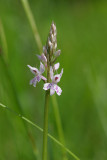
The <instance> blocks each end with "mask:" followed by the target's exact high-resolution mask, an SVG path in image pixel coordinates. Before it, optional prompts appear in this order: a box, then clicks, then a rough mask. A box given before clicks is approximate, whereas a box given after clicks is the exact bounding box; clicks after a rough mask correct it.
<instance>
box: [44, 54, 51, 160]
mask: <svg viewBox="0 0 107 160" xmlns="http://www.w3.org/2000/svg"><path fill="white" fill-rule="evenodd" d="M49 59H50V55H49V54H48V57H47V83H49V82H50V64H49ZM49 98H50V90H47V91H46V95H45V108H44V127H43V151H42V160H47V134H48V110H49Z"/></svg>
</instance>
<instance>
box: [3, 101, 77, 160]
mask: <svg viewBox="0 0 107 160" xmlns="http://www.w3.org/2000/svg"><path fill="white" fill-rule="evenodd" d="M0 106H1V107H3V108H5V109H7V110H8V111H10V112H12V113H14V114H15V115H16V116H18V117H20V118H21V119H23V120H24V121H26V122H28V123H29V124H31V125H32V126H34V127H36V128H37V129H38V130H39V131H41V132H43V129H42V128H41V127H39V126H38V125H37V124H35V123H34V122H32V121H30V120H29V119H28V118H26V117H24V116H23V115H21V114H18V113H16V112H15V111H13V110H12V109H10V108H9V107H7V106H5V105H4V104H2V103H0ZM48 137H50V138H51V139H52V140H53V141H54V142H55V143H57V144H58V145H59V146H60V147H62V148H63V149H64V150H65V151H66V152H68V153H69V154H70V155H71V156H72V157H74V158H75V159H76V160H80V159H79V158H78V157H77V156H76V155H75V154H74V153H72V152H71V151H70V150H69V149H68V148H67V147H65V146H64V145H63V144H62V143H61V142H59V141H58V140H57V139H56V138H54V137H53V136H52V135H51V134H49V133H48Z"/></svg>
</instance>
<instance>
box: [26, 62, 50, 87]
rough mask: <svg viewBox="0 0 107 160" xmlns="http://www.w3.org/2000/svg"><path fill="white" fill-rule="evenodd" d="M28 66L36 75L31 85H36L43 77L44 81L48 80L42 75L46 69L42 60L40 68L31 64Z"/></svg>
mask: <svg viewBox="0 0 107 160" xmlns="http://www.w3.org/2000/svg"><path fill="white" fill-rule="evenodd" d="M27 66H28V67H29V68H30V71H31V72H32V73H33V74H34V75H35V77H34V78H33V79H32V80H31V81H30V85H32V84H33V86H34V87H36V84H37V82H40V80H41V79H42V80H44V81H46V80H47V79H46V78H45V77H44V76H42V74H43V72H44V71H45V67H44V65H43V64H42V62H40V70H38V69H37V68H35V67H31V66H30V65H27Z"/></svg>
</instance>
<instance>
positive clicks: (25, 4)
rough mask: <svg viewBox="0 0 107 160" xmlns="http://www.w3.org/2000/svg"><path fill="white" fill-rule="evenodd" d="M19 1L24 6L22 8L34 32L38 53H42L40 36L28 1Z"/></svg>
mask: <svg viewBox="0 0 107 160" xmlns="http://www.w3.org/2000/svg"><path fill="white" fill-rule="evenodd" d="M21 2H22V4H23V8H24V10H25V12H26V15H27V17H28V20H29V24H30V25H31V28H32V31H33V33H34V38H35V40H36V43H37V45H38V48H39V51H40V53H42V43H41V39H40V36H39V32H38V29H37V26H36V23H35V20H34V17H33V14H32V11H31V9H30V6H29V3H28V1H27V0H21Z"/></svg>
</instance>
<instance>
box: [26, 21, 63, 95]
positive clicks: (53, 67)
mask: <svg viewBox="0 0 107 160" xmlns="http://www.w3.org/2000/svg"><path fill="white" fill-rule="evenodd" d="M56 36H57V30H56V25H55V24H54V23H52V24H51V28H50V32H49V36H48V40H47V43H46V45H45V46H43V52H42V54H41V55H37V57H38V59H39V60H40V70H38V69H37V68H35V67H31V66H30V65H28V67H29V68H30V70H31V72H32V73H33V74H34V75H35V77H34V78H33V79H32V80H31V81H30V84H32V85H33V86H34V87H36V84H37V82H40V80H41V79H42V80H43V81H44V82H45V84H44V87H43V89H44V90H49V89H50V95H53V94H54V93H55V92H56V93H57V94H58V95H61V93H62V89H61V88H60V87H59V86H58V85H57V83H58V82H59V81H60V79H61V77H62V74H63V69H62V70H61V73H60V74H55V72H56V71H57V70H58V68H59V66H60V63H59V62H58V63H56V64H55V61H56V60H57V58H58V57H59V56H60V53H61V50H57V38H56ZM45 70H46V72H47V79H46V78H45V77H44V76H43V75H42V74H43V73H44V71H45Z"/></svg>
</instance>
